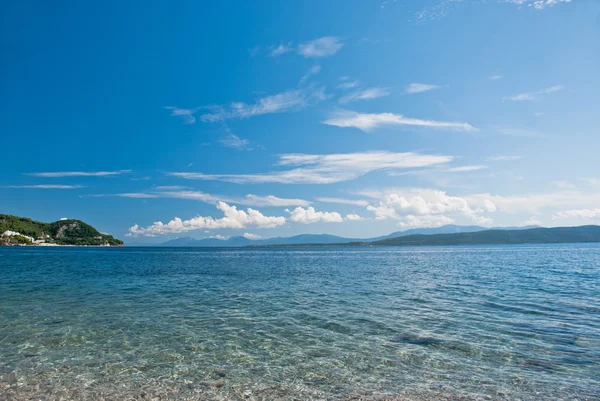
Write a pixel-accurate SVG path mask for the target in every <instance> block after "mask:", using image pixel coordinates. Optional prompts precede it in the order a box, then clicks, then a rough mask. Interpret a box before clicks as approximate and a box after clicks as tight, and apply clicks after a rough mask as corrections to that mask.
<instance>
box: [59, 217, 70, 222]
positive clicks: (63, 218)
mask: <svg viewBox="0 0 600 401" xmlns="http://www.w3.org/2000/svg"><path fill="white" fill-rule="evenodd" d="M65 220H69V219H67V218H66V217H61V218H60V221H65Z"/></svg>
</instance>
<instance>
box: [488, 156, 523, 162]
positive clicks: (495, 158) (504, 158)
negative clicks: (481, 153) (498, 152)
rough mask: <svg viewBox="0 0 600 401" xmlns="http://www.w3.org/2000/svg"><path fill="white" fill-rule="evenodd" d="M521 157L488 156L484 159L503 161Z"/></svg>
mask: <svg viewBox="0 0 600 401" xmlns="http://www.w3.org/2000/svg"><path fill="white" fill-rule="evenodd" d="M522 158H523V156H490V157H488V158H487V159H485V160H486V161H489V162H503V161H513V160H519V159H522Z"/></svg>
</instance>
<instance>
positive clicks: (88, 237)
mask: <svg viewBox="0 0 600 401" xmlns="http://www.w3.org/2000/svg"><path fill="white" fill-rule="evenodd" d="M5 231H16V232H18V233H20V234H23V235H26V236H29V237H33V238H34V239H38V238H45V239H46V242H51V243H55V244H59V245H105V244H108V245H111V246H121V245H123V241H121V240H118V239H116V238H114V237H113V236H112V235H108V234H102V233H101V232H99V231H98V230H96V229H95V228H94V227H92V226H90V225H89V224H86V223H84V222H83V221H81V220H60V221H55V222H54V223H42V222H40V221H35V220H31V219H29V218H27V217H18V216H11V215H9V214H0V235H1V234H2V233H4V232H5ZM46 236H49V238H47V237H46Z"/></svg>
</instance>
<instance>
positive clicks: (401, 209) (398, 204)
mask: <svg viewBox="0 0 600 401" xmlns="http://www.w3.org/2000/svg"><path fill="white" fill-rule="evenodd" d="M367 210H369V211H371V212H373V213H374V214H375V218H376V219H377V220H385V219H394V220H399V221H400V225H401V226H402V225H406V226H423V227H430V226H435V225H443V224H449V223H451V222H453V221H454V220H453V219H452V217H451V216H461V217H466V218H468V219H470V220H471V221H473V222H475V223H477V224H488V223H491V221H492V220H491V219H490V218H489V217H485V216H482V215H481V214H482V213H484V212H488V213H490V212H494V211H495V210H496V209H495V205H494V204H493V202H491V201H489V202H488V203H487V207H486V208H473V207H472V206H471V205H469V202H468V201H467V200H466V199H464V198H461V197H458V196H450V195H448V194H447V193H446V192H444V191H438V190H431V189H410V188H407V189H405V190H403V191H401V192H400V191H399V193H396V192H394V193H388V194H386V195H384V196H383V197H382V198H381V199H380V200H379V202H376V203H374V204H372V205H369V206H367Z"/></svg>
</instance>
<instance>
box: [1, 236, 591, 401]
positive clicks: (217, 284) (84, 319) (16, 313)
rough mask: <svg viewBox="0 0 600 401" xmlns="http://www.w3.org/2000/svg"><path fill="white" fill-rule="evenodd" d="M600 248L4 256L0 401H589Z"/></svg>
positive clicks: (25, 252)
mask: <svg viewBox="0 0 600 401" xmlns="http://www.w3.org/2000/svg"><path fill="white" fill-rule="evenodd" d="M599 389H600V245H598V244H569V245H530V246H476V247H428V248H329V247H327V248H321V247H299V248H279V249H220V250H219V249H217V250H203V249H190V248H184V249H167V248H120V249H118V248H68V247H63V248H33V247H27V248H0V399H2V398H3V397H5V398H11V399H12V398H14V399H26V398H28V397H35V399H58V398H60V397H63V398H77V399H84V398H86V397H87V398H102V397H105V398H109V399H124V398H126V397H134V396H137V397H141V396H142V395H143V396H145V398H151V397H153V396H160V397H163V398H177V399H183V398H185V397H188V398H190V399H196V398H198V399H257V400H258V399H347V398H351V397H359V396H362V397H367V398H378V397H383V396H391V395H405V396H406V397H407V398H408V399H441V398H442V397H443V395H447V396H449V397H450V398H448V399H459V398H460V397H465V399H470V398H473V399H510V400H514V399H520V400H540V399H548V400H558V399H564V400H576V399H580V400H583V399H590V400H592V399H593V400H597V399H600V397H598V395H599V394H600V390H599Z"/></svg>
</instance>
